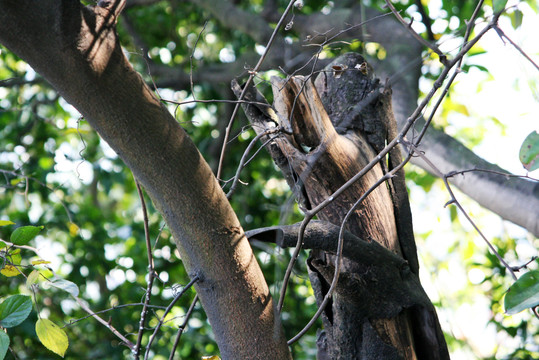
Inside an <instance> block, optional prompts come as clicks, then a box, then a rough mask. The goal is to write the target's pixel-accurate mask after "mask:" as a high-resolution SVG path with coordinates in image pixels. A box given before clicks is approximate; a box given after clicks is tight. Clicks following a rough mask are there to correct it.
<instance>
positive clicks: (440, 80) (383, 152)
mask: <svg viewBox="0 0 539 360" xmlns="http://www.w3.org/2000/svg"><path fill="white" fill-rule="evenodd" d="M497 21H498V17H496V16H495V17H494V19H493V20H492V21H491V22H490V23H489V24H488V26H486V27H485V28H484V29H482V30H481V31H480V32H479V33H478V34H477V35H476V36H475V38H474V39H473V40H471V41H469V42H467V43H466V44H465V45H464V46H463V47H462V49H461V50H460V51H459V52H458V54H457V55H456V56H455V58H454V59H453V61H449V62H448V63H447V64H445V66H444V69H443V70H442V72H441V73H440V75H439V76H438V78H437V79H436V81H435V82H434V84H433V85H432V88H431V89H430V91H429V93H428V94H427V95H426V96H425V98H424V99H423V100H422V101H421V103H420V104H419V105H418V106H417V108H416V109H415V110H414V111H413V113H412V114H411V115H410V116H409V117H408V118H407V119H406V122H405V124H404V126H403V127H402V129H401V131H400V132H399V133H398V134H397V136H396V137H395V138H394V139H393V140H392V141H391V142H390V143H388V144H387V145H386V146H385V147H384V148H383V149H382V150H381V151H380V152H379V153H378V155H377V156H375V157H374V158H373V159H372V160H371V161H370V162H369V163H368V164H367V165H366V166H365V167H364V168H363V169H361V170H360V171H359V172H358V173H357V174H356V175H354V176H353V177H352V178H350V179H349V180H348V181H347V182H346V183H344V184H343V185H342V186H341V187H340V188H339V189H337V190H336V191H335V192H334V193H333V194H332V195H330V196H329V197H327V198H326V199H325V200H324V201H322V202H321V203H320V204H318V205H317V206H316V207H315V208H313V209H311V210H306V212H305V218H304V221H303V222H302V227H301V228H300V231H299V234H298V242H297V244H296V248H295V249H294V252H293V255H292V258H291V259H290V262H289V263H288V267H287V269H286V273H285V277H284V278H283V287H282V289H281V294H280V297H279V302H278V306H277V309H278V310H279V311H281V309H282V306H283V303H284V297H285V293H286V289H287V284H288V281H289V280H290V276H291V274H292V268H293V267H294V264H295V262H296V261H297V257H298V256H299V252H300V250H301V246H302V238H303V231H304V230H305V227H306V223H308V222H309V221H310V220H311V219H312V218H313V217H314V216H315V215H316V214H317V213H318V212H320V211H321V210H322V209H324V208H325V207H326V206H328V205H329V204H330V203H332V202H333V201H334V200H335V198H337V197H338V196H340V195H341V194H342V193H343V192H344V191H346V189H348V188H349V187H350V186H352V184H353V183H355V182H356V181H358V180H359V179H360V178H362V177H363V176H364V175H365V174H366V173H367V172H369V171H370V170H371V169H372V168H373V167H374V166H376V164H378V163H379V162H380V161H381V160H382V159H383V158H384V157H385V156H386V155H387V154H388V153H389V151H391V149H393V147H394V146H395V145H396V144H398V143H400V142H401V141H405V140H404V136H405V135H406V134H407V133H408V131H409V130H410V129H411V128H412V126H413V125H414V124H415V122H416V121H417V119H419V117H420V115H421V112H422V111H423V109H424V108H425V107H426V106H427V104H428V103H429V102H430V100H431V99H432V97H433V96H434V94H435V93H436V92H437V90H438V89H439V88H440V87H441V86H442V84H443V82H444V80H445V79H446V78H447V75H448V73H449V71H450V70H451V69H452V68H453V66H455V65H456V64H457V63H458V62H459V60H460V59H461V58H462V57H464V55H466V54H467V53H468V51H469V50H470V49H471V48H472V47H473V46H474V45H475V44H476V43H477V42H478V41H479V39H481V38H482V37H483V36H484V35H485V34H486V33H487V31H489V30H490V29H491V28H492V27H493V26H494V25H495V24H496V23H497ZM302 229H303V230H302Z"/></svg>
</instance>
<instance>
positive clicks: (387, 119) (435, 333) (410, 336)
mask: <svg viewBox="0 0 539 360" xmlns="http://www.w3.org/2000/svg"><path fill="white" fill-rule="evenodd" d="M356 65H357V66H359V67H360V68H361V66H365V65H366V64H365V63H364V60H363V58H362V57H361V56H359V55H355V54H347V55H345V56H342V57H340V58H338V59H336V60H335V61H334V62H333V65H332V66H328V67H327V68H326V69H324V71H323V72H322V73H321V74H320V75H319V76H318V78H317V80H316V82H315V84H316V87H315V85H314V84H313V83H312V82H311V80H310V79H306V78H303V77H293V78H290V79H288V80H281V79H272V84H273V89H274V109H275V112H274V111H273V109H267V108H263V107H262V106H258V107H257V106H254V105H247V106H244V108H245V110H246V113H247V116H248V118H249V119H250V121H251V122H252V123H253V125H254V126H253V128H254V129H256V131H258V132H259V133H262V132H264V131H266V130H268V129H271V128H275V126H276V124H277V126H280V127H282V129H284V131H285V133H284V134H282V135H281V136H277V137H276V138H275V139H274V140H273V141H271V142H270V143H269V146H268V149H269V151H270V154H271V155H272V157H274V159H276V163H277V165H278V166H279V167H280V168H281V169H282V170H283V172H284V173H285V178H286V179H287V180H288V181H289V183H290V185H291V188H292V189H296V194H297V195H298V196H299V197H300V199H299V200H300V203H301V204H303V206H304V207H306V209H307V210H311V209H313V208H315V207H316V206H317V205H319V204H321V203H322V202H323V201H325V200H326V199H328V198H330V199H332V201H331V203H330V204H329V205H328V206H326V207H325V208H323V209H322V210H321V211H320V212H318V213H317V214H316V216H317V217H318V218H319V219H321V220H325V221H327V222H328V223H332V224H335V225H338V226H341V224H342V223H343V220H344V218H345V216H346V214H347V212H348V211H349V210H350V209H351V207H352V205H353V204H354V202H355V201H356V200H357V199H358V198H359V197H360V196H361V195H363V194H365V193H366V192H367V191H368V190H369V189H370V188H371V186H372V185H373V184H374V183H376V182H377V181H378V179H380V178H381V177H382V176H383V175H384V174H385V173H387V171H389V170H391V169H392V168H394V167H395V166H397V165H398V163H399V162H400V153H399V152H398V150H397V148H395V149H393V151H392V153H391V154H390V158H389V159H388V160H385V159H380V160H379V161H378V162H377V163H376V164H375V166H374V167H373V168H372V169H371V170H370V171H369V172H367V173H366V174H365V175H363V176H362V177H361V178H360V179H359V180H358V181H356V182H355V183H353V184H351V186H350V187H348V188H347V189H346V190H345V191H344V192H342V194H341V195H339V196H338V197H337V196H335V197H334V194H335V193H336V191H337V190H338V189H339V188H340V187H341V186H342V185H343V184H345V183H346V182H347V181H348V180H349V179H351V178H352V177H354V176H355V175H356V174H357V173H359V172H360V171H361V170H362V169H363V168H364V167H365V166H366V165H367V164H368V163H369V162H371V160H373V159H375V158H376V154H377V153H378V152H379V151H380V150H382V148H383V147H384V145H385V143H388V142H389V141H390V140H391V136H395V134H396V132H395V123H394V122H395V120H394V118H393V114H392V110H391V92H390V91H388V90H387V89H386V90H383V91H381V89H380V87H379V83H378V81H377V80H375V79H373V77H372V69H368V67H365V70H364V71H365V72H366V73H367V74H366V75H365V74H363V72H362V71H359V70H358V69H357V67H356ZM337 68H340V69H344V70H345V71H344V72H342V73H341V72H340V71H339V72H336V71H334V69H337ZM233 87H234V88H235V92H236V93H237V94H238V93H239V91H240V89H239V88H238V87H237V85H236V84H235V85H233ZM319 94H320V96H319ZM248 97H250V98H253V99H254V98H256V97H257V95H256V94H254V93H253V92H250V93H249V94H248ZM358 104H359V105H360V107H361V111H360V112H354V111H350V110H351V109H355V108H357V106H356V105H358ZM262 141H264V140H262ZM403 181H404V179H403V176H402V172H400V173H397V176H395V177H393V178H392V179H390V180H389V181H388V184H387V185H386V184H382V185H381V186H379V187H377V188H376V189H375V190H374V191H372V192H371V193H370V194H369V195H368V196H367V197H366V198H365V200H364V201H363V202H362V203H361V205H360V206H359V207H358V208H357V209H356V210H354V212H353V215H352V216H351V217H350V218H349V220H348V221H347V223H346V224H344V225H342V226H344V227H345V229H346V230H348V231H349V232H350V233H351V234H353V235H354V236H356V237H357V238H353V239H356V240H349V241H359V240H357V239H362V241H367V242H373V243H374V242H376V243H378V244H380V245H381V246H383V247H384V248H385V249H387V250H388V252H389V253H390V254H394V255H393V256H397V257H400V258H403V259H405V260H406V261H407V262H406V264H407V266H406V267H407V269H408V271H409V272H410V273H411V274H414V276H417V272H418V265H417V254H416V249H415V242H414V239H413V231H412V229H411V220H412V219H411V215H410V211H409V205H408V203H407V196H406V190H405V186H404V182H403ZM333 197H334V198H333ZM333 241H335V239H333ZM350 246H351V245H350ZM356 246H357V245H356ZM345 249H347V248H346V247H345ZM346 251H348V250H346ZM344 256H345V258H344V259H343V261H342V263H343V266H342V270H341V273H340V276H339V283H338V286H337V290H336V292H335V294H333V296H332V299H331V302H330V304H329V305H328V306H327V307H326V309H325V311H324V313H323V314H322V321H323V324H324V329H325V334H324V336H325V337H324V338H322V339H321V341H320V344H322V346H323V349H322V348H320V349H319V351H324V352H327V354H328V356H329V358H331V359H382V358H383V359H447V358H449V355H448V352H447V347H446V344H445V341H444V339H443V335H442V332H441V330H440V327H439V324H438V322H437V318H436V314H435V312H434V309H433V308H432V305H430V308H428V309H427V308H426V307H425V306H424V305H420V304H419V303H415V304H414V305H410V304H406V301H404V297H401V298H400V299H399V300H401V301H403V302H402V303H400V306H397V307H396V308H395V307H391V306H384V305H382V303H384V301H391V300H388V299H393V300H395V301H396V302H397V303H398V300H396V298H393V297H392V295H391V291H390V290H388V288H387V286H389V287H392V286H398V285H397V284H396V282H394V281H388V282H384V281H383V280H382V278H383V277H384V276H387V274H386V275H384V276H382V275H380V276H377V275H374V273H375V272H376V271H375V270H374V269H375V266H373V265H372V263H370V262H368V261H357V259H353V258H350V257H347V255H346V253H345V254H344ZM336 261H338V260H337V258H336V257H335V254H334V253H332V252H331V251H330V252H328V251H327V249H326V248H318V249H317V250H314V251H312V252H311V255H310V257H309V260H308V268H309V270H310V278H311V283H312V285H313V289H314V290H315V295H316V297H317V301H318V303H319V304H320V303H321V302H322V300H323V298H324V296H325V295H326V293H327V290H328V288H329V286H330V283H331V282H332V279H333V274H334V270H335V266H336ZM401 270H402V269H401ZM401 270H396V269H393V270H387V271H388V272H390V273H391V272H392V273H400V271H401ZM416 286H418V287H419V288H421V286H420V285H419V281H417V283H416ZM369 307H370V308H369ZM368 308H369V309H368Z"/></svg>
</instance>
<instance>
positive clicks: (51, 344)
mask: <svg viewBox="0 0 539 360" xmlns="http://www.w3.org/2000/svg"><path fill="white" fill-rule="evenodd" d="M36 334H37V337H38V338H39V341H41V343H42V344H43V345H44V346H45V347H46V348H47V349H49V350H50V351H52V352H54V353H56V354H58V355H60V356H61V357H64V354H65V352H66V350H67V347H68V346H69V340H68V339H67V335H66V333H65V331H64V330H62V329H60V328H59V327H58V325H56V324H55V323H53V322H52V321H50V320H48V319H39V320H38V321H37V323H36Z"/></svg>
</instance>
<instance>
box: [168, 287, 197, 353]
mask: <svg viewBox="0 0 539 360" xmlns="http://www.w3.org/2000/svg"><path fill="white" fill-rule="evenodd" d="M197 302H198V294H197V295H195V298H194V299H193V301H192V302H191V306H189V309H188V310H187V313H186V314H185V319H184V320H183V323H182V324H181V325H180V326H179V327H178V333H177V334H176V339H174V345H173V346H172V350H171V351H170V356H169V358H168V359H169V360H172V359H173V358H174V353H175V352H176V348H177V347H178V344H179V343H180V339H181V337H182V334H183V332H184V330H185V328H186V327H187V323H188V322H189V319H190V318H191V315H192V314H193V310H194V309H195V305H196V304H197Z"/></svg>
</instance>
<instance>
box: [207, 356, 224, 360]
mask: <svg viewBox="0 0 539 360" xmlns="http://www.w3.org/2000/svg"><path fill="white" fill-rule="evenodd" d="M202 360H221V358H220V357H219V356H217V355H210V356H203V357H202Z"/></svg>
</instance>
